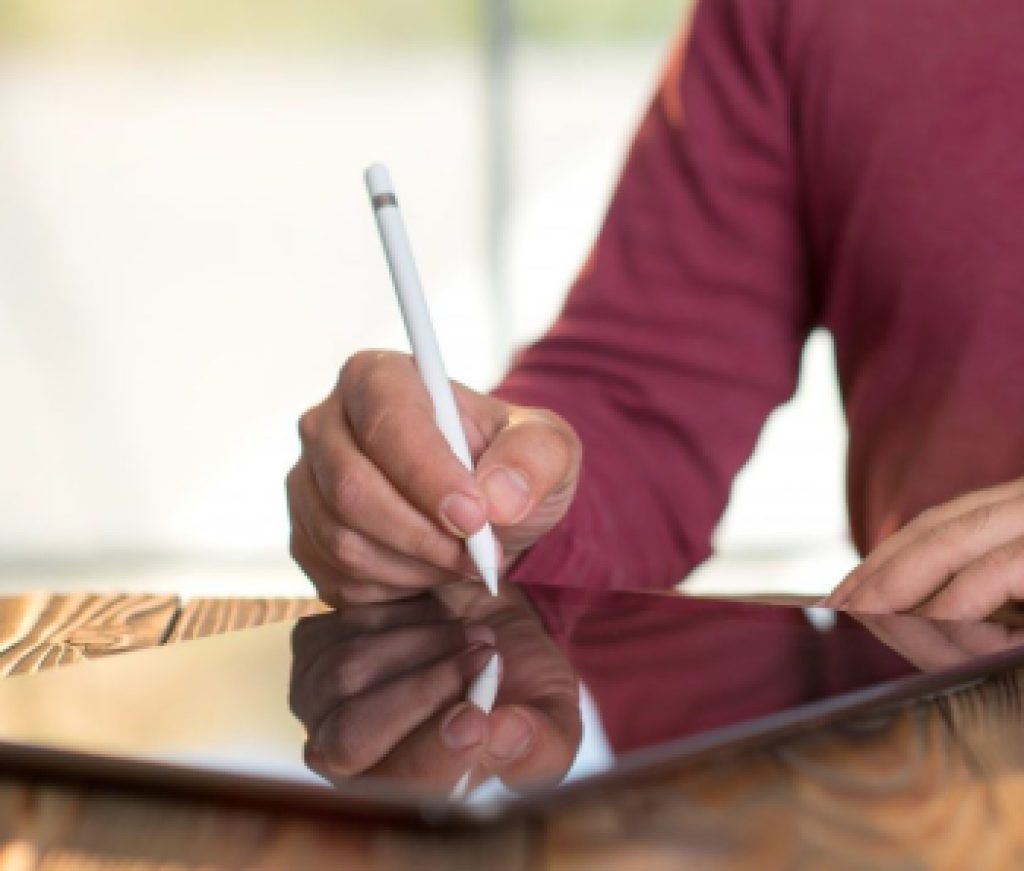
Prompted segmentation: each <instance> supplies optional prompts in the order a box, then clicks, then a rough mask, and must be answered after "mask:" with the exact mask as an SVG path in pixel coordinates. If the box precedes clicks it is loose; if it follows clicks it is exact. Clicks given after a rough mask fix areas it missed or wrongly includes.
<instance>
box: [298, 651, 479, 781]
mask: <svg viewBox="0 0 1024 871" xmlns="http://www.w3.org/2000/svg"><path fill="white" fill-rule="evenodd" d="M493 655H494V649H493V648H492V647H489V646H487V645H480V646H475V647H471V648H470V649H469V650H466V651H463V652H461V653H458V654H456V655H454V656H449V657H446V658H445V659H442V660H439V661H437V662H435V663H432V664H431V665H429V666H427V667H425V668H423V669H420V670H417V671H415V672H413V673H411V674H407V675H403V676H401V677H399V678H396V679H395V680H393V681H390V682H389V683H386V684H384V685H383V686H380V687H376V688H374V689H372V690H369V691H367V692H365V693H362V694H360V695H358V696H356V697H354V698H352V699H348V700H346V701H345V702H342V703H341V704H339V705H338V706H336V707H335V708H334V710H333V711H331V712H330V713H329V714H328V715H327V716H326V718H325V719H324V720H323V721H322V722H321V724H320V726H319V727H318V728H317V731H316V734H315V735H314V736H313V738H314V741H315V743H316V745H317V746H318V747H319V749H320V750H321V751H322V752H323V754H324V758H325V760H326V762H327V766H328V769H329V771H330V772H331V774H332V775H333V776H336V777H350V776H352V775H355V774H358V773H360V772H362V771H365V770H366V769H368V768H370V767H372V766H374V765H376V764H377V763H379V762H380V761H381V760H382V759H383V758H384V757H385V756H387V754H388V753H390V752H391V751H392V750H394V748H395V747H397V746H398V744H399V742H401V741H402V740H403V739H404V738H405V737H406V736H408V735H409V734H410V733H411V732H412V731H413V730H415V729H416V728H418V727H419V726H420V725H422V724H423V723H424V722H426V721H427V720H428V719H430V718H431V717H432V716H434V715H435V714H437V713H438V712H439V711H440V710H442V709H443V708H446V707H448V706H449V705H451V704H452V703H453V702H455V701H456V700H457V699H458V697H459V696H460V695H461V694H462V693H463V692H464V691H465V687H466V684H467V682H468V681H469V680H471V679H472V678H473V677H475V676H476V675H477V674H478V673H479V672H480V670H481V669H482V668H483V667H484V665H486V663H487V661H488V660H489V659H490V658H491V656H493Z"/></svg>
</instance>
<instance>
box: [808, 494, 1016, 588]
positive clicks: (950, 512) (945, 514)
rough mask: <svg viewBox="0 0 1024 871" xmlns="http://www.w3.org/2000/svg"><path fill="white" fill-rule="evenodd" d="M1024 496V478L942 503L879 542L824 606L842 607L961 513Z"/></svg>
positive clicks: (968, 512)
mask: <svg viewBox="0 0 1024 871" xmlns="http://www.w3.org/2000/svg"><path fill="white" fill-rule="evenodd" d="M1021 496H1024V480H1018V481H1011V482H1010V483H1008V484H1000V485H999V486H996V487H989V488H987V489H985V490H978V491H975V492H972V493H967V494H965V495H963V496H959V497H957V498H956V499H953V500H952V501H950V502H947V503H945V504H943V505H938V506H935V507H933V508H929V509H927V510H926V511H923V512H921V514H919V515H918V516H917V517H915V518H914V519H913V520H912V521H911V522H910V523H908V524H907V525H906V526H904V527H903V528H902V529H900V530H899V531H898V532H896V533H894V534H893V535H890V536H889V537H888V538H886V539H885V540H884V541H883V542H882V543H881V544H879V545H878V546H877V547H876V548H875V549H874V550H872V552H871V553H870V554H869V555H868V556H867V558H866V559H865V560H864V561H863V562H862V563H861V564H860V565H859V566H857V568H855V569H854V570H853V571H852V572H850V574H849V575H847V577H846V578H845V580H844V581H843V582H842V583H841V584H840V585H839V586H838V587H837V588H836V589H835V590H833V592H832V594H831V595H830V596H829V597H828V598H827V599H826V600H825V603H823V605H822V607H832V608H841V607H845V603H846V601H847V599H848V598H849V596H850V594H851V593H852V591H853V590H854V589H855V588H856V587H858V586H859V585H860V583H861V582H862V581H863V580H864V579H865V578H866V577H868V576H870V575H872V574H874V573H875V572H876V571H877V570H878V569H879V568H880V567H881V566H883V565H884V564H885V563H886V562H888V560H889V559H890V558H891V557H893V556H894V555H895V554H897V553H899V552H900V551H902V550H903V549H904V548H905V547H906V546H907V545H908V544H909V543H910V542H912V541H914V540H915V539H917V538H919V537H921V536H923V535H928V534H930V533H931V532H932V531H933V530H934V529H935V528H936V527H938V526H940V525H942V524H943V523H946V522H947V521H949V520H952V519H954V518H956V517H959V516H961V515H965V514H970V513H971V512H974V511H976V510H978V509H983V508H985V507H986V506H988V505H993V504H998V503H1000V502H1004V501H1006V500H1011V499H1017V498H1020V497H1021Z"/></svg>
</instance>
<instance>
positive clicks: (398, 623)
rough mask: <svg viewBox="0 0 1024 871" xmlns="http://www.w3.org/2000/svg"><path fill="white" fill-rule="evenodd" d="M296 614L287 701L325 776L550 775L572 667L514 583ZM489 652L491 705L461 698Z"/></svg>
mask: <svg viewBox="0 0 1024 871" xmlns="http://www.w3.org/2000/svg"><path fill="white" fill-rule="evenodd" d="M445 597H446V598H445V601H444V602H442V601H441V599H440V598H438V597H437V596H434V595H429V594H427V595H422V596H418V597H416V598H413V599H406V600H402V601H397V602H381V603H376V604H370V605H360V606H348V607H346V608H345V609H344V610H342V611H339V612H334V613H330V614H321V615H316V616H314V617H307V618H304V619H303V620H300V621H299V623H298V624H297V626H296V628H295V632H294V634H293V653H294V659H293V663H292V678H291V691H290V703H291V706H292V710H293V711H294V712H295V714H296V716H297V717H298V718H299V720H301V721H302V723H303V725H305V727H306V730H307V734H308V735H309V738H308V741H307V745H306V761H307V763H308V764H309V766H310V767H311V768H313V769H314V770H315V771H317V772H318V773H320V774H322V775H323V776H324V777H326V778H327V779H329V780H332V781H334V782H340V781H342V780H345V779H348V778H353V777H357V776H374V777H382V778H388V779H392V780H402V781H411V782H414V783H416V784H419V785H421V786H426V787H428V788H433V789H434V790H441V789H443V790H448V789H450V788H451V786H452V785H453V784H454V783H455V782H456V781H458V780H459V779H460V778H461V776H462V775H463V774H464V773H465V772H466V771H469V770H470V769H473V770H474V772H475V773H474V780H473V782H477V781H479V779H480V778H481V776H483V775H486V774H487V773H493V774H496V775H498V776H499V777H500V778H501V779H502V780H503V781H504V782H505V783H506V784H508V785H509V786H523V785H534V784H539V783H542V782H545V781H546V782H551V781H558V780H560V779H561V778H562V777H563V776H564V774H565V772H566V771H567V770H568V768H569V766H570V765H571V763H572V759H573V757H574V756H575V753H576V747H577V745H578V743H579V739H580V735H581V722H580V714H579V704H578V692H577V685H576V679H575V675H574V674H573V671H572V668H571V666H570V665H569V664H568V662H566V660H565V659H564V657H562V655H561V653H560V652H559V651H558V649H557V647H556V646H555V645H554V642H552V641H551V639H550V638H549V637H548V636H547V634H546V633H545V632H544V629H543V627H542V625H541V623H540V621H539V619H538V618H537V617H536V615H535V614H534V612H533V611H532V609H531V608H530V607H529V605H528V604H527V603H526V602H525V600H524V597H523V596H522V594H521V593H520V592H519V591H518V590H517V589H515V588H506V589H505V590H504V591H503V593H502V595H501V596H500V597H497V598H494V597H491V596H490V595H489V594H488V593H487V591H486V590H483V589H482V588H481V587H480V586H479V585H477V584H465V585H458V586H457V587H452V588H450V589H448V590H446V591H445ZM495 651H498V652H499V653H500V655H501V658H502V668H503V674H502V678H501V686H500V688H499V692H498V697H497V700H496V704H495V707H494V710H493V711H492V712H491V714H490V715H487V714H484V712H483V711H481V710H480V709H479V708H477V707H476V706H474V705H472V704H470V703H468V702H466V701H464V700H463V699H464V698H465V694H466V690H467V688H468V685H469V683H470V681H471V680H472V679H473V678H474V677H475V676H476V675H477V674H478V673H479V672H480V670H481V669H482V668H483V666H484V665H485V664H486V663H487V661H488V660H489V659H490V657H491V656H492V655H493V654H494V652H495Z"/></svg>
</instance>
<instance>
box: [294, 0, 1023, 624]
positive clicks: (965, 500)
mask: <svg viewBox="0 0 1024 871" xmlns="http://www.w3.org/2000/svg"><path fill="white" fill-rule="evenodd" d="M1022 36H1024V5H1022V4H1020V3H1019V2H1016V0H983V2H981V3H973V4H968V3H963V2H962V0H903V2H900V3H893V2H891V0H856V2H853V0H849V2H836V0H702V2H700V3H699V4H698V6H697V9H696V12H695V16H694V20H693V23H692V26H691V30H690V33H689V35H688V38H687V39H686V40H685V42H686V45H685V51H684V50H683V47H682V46H681V47H680V50H679V51H678V52H677V53H676V55H675V57H674V59H673V60H672V62H671V63H670V64H669V65H668V68H667V70H666V73H665V76H664V79H663V81H662V83H661V86H660V88H659V91H658V94H657V96H656V99H655V101H654V103H653V105H652V107H651V109H650V111H649V112H648V114H647V116H646V118H645V120H644V122H643V124H642V126H641V128H640V130H639V133H638V135H637V138H636V141H635V143H634V145H633V148H632V150H631V152H630V155H629V158H628V161H627V163H626V166H625V170H624V173H623V176H622V179H621V181H620V183H619V186H618V189H617V191H616V193H615V196H614V199H613V201H612V204H611V207H610V210H609V213H608V216H607V220H606V222H605V225H604V227H603V229H602V231H601V234H600V236H599V238H598V241H597V243H596V246H595V248H594V251H593V254H592V256H591V258H590V260H589V262H588V263H587V265H586V267H585V268H584V270H583V273H582V275H581V276H580V278H579V280H578V282H577V284H576V285H575V287H574V288H573V290H572V293H571V295H570V297H569V300H568V303H567V305H566V307H565V310H564V311H563V313H562V314H561V316H560V317H559V319H558V321H557V322H556V323H555V325H554V326H553V328H552V329H551V331H550V332H549V333H548V334H547V335H546V336H545V337H544V338H543V339H542V340H541V341H540V342H539V343H537V344H536V345H534V346H533V347H531V348H529V349H527V350H526V351H525V352H524V353H523V354H522V355H521V356H520V358H519V359H518V361H517V363H516V365H515V366H514V368H513V369H512V371H511V372H510V373H509V375H508V376H507V378H506V380H505V381H504V383H503V384H502V385H501V386H500V387H499V388H498V389H497V390H496V391H495V392H494V394H493V395H490V396H486V395H480V394H476V393H474V392H472V391H470V390H467V389H464V388H463V389H459V390H458V391H457V396H458V402H459V405H460V409H461V412H462V416H463V420H464V423H465V426H466V430H467V432H468V434H469V438H470V442H471V446H472V449H473V452H474V454H475V456H476V460H477V468H476V473H475V475H471V474H469V473H467V472H466V470H465V469H464V468H463V467H462V466H461V465H460V464H459V463H458V461H457V460H456V459H455V457H453V456H452V455H451V453H450V451H449V450H448V448H447V446H446V444H445V442H444V441H443V439H442V437H441V436H440V434H439V433H438V432H437V430H436V428H435V427H434V426H433V422H432V420H433V416H432V412H431V408H430V404H429V400H428V398H427V395H426V392H425V391H424V389H423V388H422V386H421V384H420V382H419V380H418V378H417V376H416V373H415V370H414V368H413V365H412V363H411V361H410V360H409V359H408V358H406V357H404V356H401V355H396V354H388V353H374V352H363V353H360V354H357V355H355V356H354V357H353V358H352V359H350V360H349V361H348V362H347V363H346V365H345V367H344V369H343V370H342V373H341V377H340V379H339V381H338V385H337V387H336V388H335V390H334V391H333V392H332V393H331V395H330V396H329V397H327V399H325V400H324V402H323V403H321V404H320V405H318V406H316V407H315V408H313V409H311V410H310V411H309V412H307V413H306V414H305V415H304V416H303V419H302V421H301V426H300V429H301V434H302V439H303V446H304V447H303V452H302V456H301V458H300V460H299V462H298V463H297V464H296V466H295V468H294V469H293V470H292V472H291V473H290V475H289V480H288V488H289V501H290V505H291V513H292V522H293V553H294V555H295V558H296V559H297V560H298V562H299V563H300V564H301V565H302V567H303V568H304V569H305V570H306V571H307V573H308V574H309V575H310V577H311V578H312V579H313V581H314V583H315V584H316V585H317V589H318V591H319V592H320V594H321V596H322V597H323V598H324V599H325V600H326V601H328V602H330V603H334V604H341V603H343V602H347V601H372V600H377V599H392V598H398V597H402V596H407V595H409V594H411V593H412V592H415V591H419V590H422V589H425V588H430V587H433V586H436V585H439V584H443V583H445V582H448V581H452V580H455V579H457V578H459V577H462V576H465V575H468V574H471V573H472V567H471V565H470V564H469V562H468V560H467V559H466V557H465V554H464V548H463V546H462V539H463V538H464V537H465V536H466V535H467V534H469V533H472V532H474V531H475V530H476V529H478V528H479V527H480V526H481V524H482V523H483V522H484V520H485V518H487V519H489V520H490V521H491V522H492V524H493V525H494V527H495V531H496V533H497V535H498V538H499V539H500V542H501V545H502V547H503V549H504V563H503V564H504V566H505V571H506V572H507V573H510V574H511V575H513V576H519V577H535V578H539V579H548V580H553V581H557V582H561V583H567V584H585V585H593V586H612V585H618V584H621V585H628V586H632V587H637V586H650V587H659V586H661V587H663V586H669V585H671V584H673V583H675V582H677V581H678V580H679V579H680V578H682V577H684V576H685V575H686V573H687V572H688V571H690V570H691V569H692V568H693V567H694V566H695V565H696V564H697V563H698V562H700V561H701V560H702V559H704V558H705V557H706V556H707V555H708V553H709V551H710V539H711V533H712V530H713V527H714V525H715V523H716V521H717V520H718V518H719V516H720V515H721V513H722V511H723V508H724V506H725V503H726V500H727V498H728V493H729V487H730V484H731V481H732V479H733V476H734V475H735V473H736V471H737V470H738V468H739V467H740V466H741V465H742V463H743V462H744V461H745V460H746V459H747V457H748V456H749V454H750V451H751V450H752V448H753V445H754V442H755V440H756V438H757V435H758V432H759V430H760V428H761V426H762V424H763V422H764V420H765V418H766V416H767V415H768V414H769V413H770V411H771V410H772V409H773V408H775V407H776V406H777V405H779V404H780V403H781V402H783V401H785V400H786V399H787V398H788V397H789V396H790V394H791V393H792V391H793V388H794V384H795V379H796V375H797V366H798V361H799V357H800V351H801V348H802V345H803V343H804V341H805V339H806V337H807V335H808V333H809V331H810V330H811V329H812V328H813V327H815V326H816V325H823V326H825V327H826V328H828V329H829V330H830V331H831V332H832V334H833V335H834V337H835V343H836V351H837V357H838V369H839V379H840V386H841V390H842V395H843V400H844V404H845V408H846V413H847V418H848V420H849V427H850V456H849V510H850V519H851V527H852V530H853V535H854V540H855V543H856V545H857V547H858V549H859V550H860V551H861V553H862V554H867V558H866V559H865V561H864V562H863V563H862V564H861V565H860V566H859V567H858V568H857V569H856V570H855V571H854V572H853V573H851V575H850V576H849V577H848V578H847V579H846V580H845V581H844V582H843V584H842V585H841V586H840V587H839V588H838V589H837V590H836V591H835V592H834V593H833V595H832V596H831V597H830V599H829V600H828V602H829V603H830V604H832V605H834V606H836V607H841V608H849V609H855V610H862V611H892V610H918V611H920V612H922V613H924V614H927V615H930V616H945V617H984V616H986V615H988V614H990V613H991V612H992V611H993V610H995V609H996V608H997V607H999V606H1000V605H1002V604H1003V603H1005V602H1006V601H1008V600H1013V599H1016V598H1019V597H1020V596H1021V595H1022V594H1024V478H1022V476H1024V412H1022V408H1024V404H1022V400H1024V245H1022V244H1021V229H1022V228H1024V159H1022V157H1021V154H1022V151H1021V142H1024V104H1022V103H1021V102H1020V99H1019V95H1020V93H1021V91H1022V89H1024V52H1021V51H1020V42H1021V38H1022ZM915 518H916V519H915Z"/></svg>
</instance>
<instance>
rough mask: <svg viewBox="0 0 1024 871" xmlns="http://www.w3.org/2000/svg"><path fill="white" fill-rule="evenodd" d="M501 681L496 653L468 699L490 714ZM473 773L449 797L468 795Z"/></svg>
mask: <svg viewBox="0 0 1024 871" xmlns="http://www.w3.org/2000/svg"><path fill="white" fill-rule="evenodd" d="M500 681H501V656H500V654H497V653H495V654H494V656H492V657H491V658H490V659H489V660H488V662H487V665H485V666H484V670H483V671H482V672H480V674H478V675H477V676H476V679H475V680H474V681H473V683H472V684H470V687H469V695H468V696H467V700H468V701H469V702H471V703H472V704H474V705H476V706H477V707H478V708H479V709H480V710H481V711H483V712H484V713H485V714H489V713H490V712H491V709H492V708H493V707H494V700H495V699H496V698H497V697H498V685H499V683H500ZM472 774H473V769H472V768H471V769H470V770H469V771H467V772H466V773H465V774H463V775H462V777H460V778H459V782H458V783H456V784H455V786H454V787H453V788H452V791H451V793H450V794H449V796H448V797H449V798H450V799H452V800H453V801H457V800H458V799H462V798H465V797H466V793H467V792H468V791H469V778H470V777H471V776H472Z"/></svg>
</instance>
